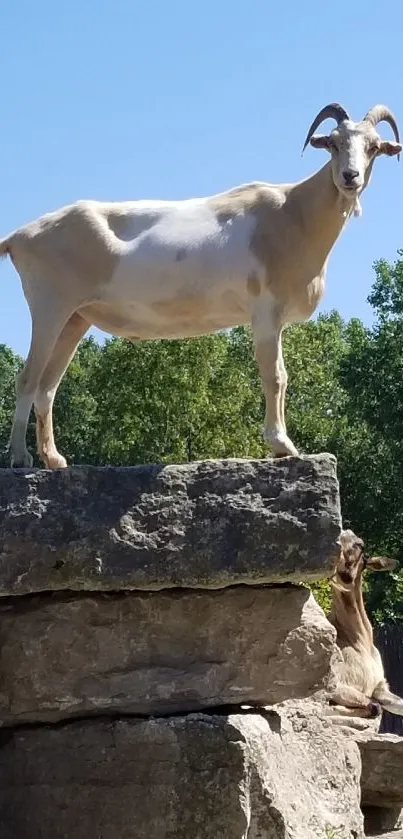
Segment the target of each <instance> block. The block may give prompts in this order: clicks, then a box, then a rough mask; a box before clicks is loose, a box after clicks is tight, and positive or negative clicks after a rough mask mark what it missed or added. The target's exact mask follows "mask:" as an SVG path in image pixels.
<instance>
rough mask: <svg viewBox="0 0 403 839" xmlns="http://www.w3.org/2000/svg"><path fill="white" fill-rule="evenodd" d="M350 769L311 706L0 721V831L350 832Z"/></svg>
mask: <svg viewBox="0 0 403 839" xmlns="http://www.w3.org/2000/svg"><path fill="white" fill-rule="evenodd" d="M359 772H360V761H359V754H358V749H357V746H356V744H355V743H354V742H353V741H352V740H348V738H340V736H339V735H338V732H337V731H335V730H334V729H332V727H331V725H330V724H326V723H324V722H323V721H321V720H320V719H319V717H317V716H316V714H315V713H314V707H313V711H312V710H311V711H310V710H309V709H308V710H307V711H305V710H304V709H301V708H300V707H298V706H296V707H294V708H293V707H290V708H287V705H285V706H284V707H277V708H276V710H273V709H271V710H268V711H267V713H266V714H264V715H263V714H258V713H244V714H242V713H239V714H231V715H226V714H222V715H217V714H213V715H211V716H210V715H207V714H194V715H188V716H183V717H175V718H170V719H154V720H145V721H140V720H136V719H120V720H109V721H105V720H103V721H101V720H96V721H93V722H91V721H80V722H73V723H69V724H64V725H59V726H56V727H53V728H52V727H39V728H36V727H35V728H25V729H23V730H18V729H16V730H14V731H12V730H10V729H8V730H4V731H3V733H2V734H1V748H0V824H1V837H2V839H71V837H74V839H100V837H103V839H190V837H192V839H257V838H258V837H261V839H263V838H264V839H318V837H323V839H325V837H331V836H337V837H341V839H348V838H349V839H351V838H352V837H354V838H355V839H362V838H363V829H362V815H361V812H360V806H359Z"/></svg>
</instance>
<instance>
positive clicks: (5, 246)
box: [0, 236, 11, 259]
mask: <svg viewBox="0 0 403 839" xmlns="http://www.w3.org/2000/svg"><path fill="white" fill-rule="evenodd" d="M10 245H11V236H7V239H0V259H3V257H5V256H7V254H9V253H10Z"/></svg>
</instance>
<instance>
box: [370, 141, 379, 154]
mask: <svg viewBox="0 0 403 839" xmlns="http://www.w3.org/2000/svg"><path fill="white" fill-rule="evenodd" d="M377 151H379V146H378V144H377V143H374V144H373V145H372V146H370V147H369V153H370V154H376V153H377Z"/></svg>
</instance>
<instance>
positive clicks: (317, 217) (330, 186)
mask: <svg viewBox="0 0 403 839" xmlns="http://www.w3.org/2000/svg"><path fill="white" fill-rule="evenodd" d="M288 202H289V206H290V208H292V212H296V213H298V215H299V222H300V225H301V227H302V230H303V232H304V237H306V238H308V239H309V242H310V249H312V252H314V254H315V257H316V262H317V264H318V266H323V265H324V264H325V262H326V260H327V257H328V256H329V253H330V251H331V249H332V247H333V245H334V243H335V242H336V240H337V238H338V236H339V235H340V233H341V231H342V229H343V227H344V225H345V224H346V222H347V220H348V218H349V216H350V215H351V213H352V212H353V209H354V202H351V201H348V200H347V198H345V197H344V196H343V195H342V194H341V193H340V192H339V190H338V189H337V188H336V187H335V185H334V181H333V175H332V167H331V164H330V163H327V164H326V165H325V166H323V168H322V169H319V171H318V172H315V174H314V175H312V176H311V177H310V178H307V180H305V181H300V182H299V183H298V184H295V186H293V187H291V189H290V192H289V196H288Z"/></svg>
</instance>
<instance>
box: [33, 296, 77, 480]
mask: <svg viewBox="0 0 403 839" xmlns="http://www.w3.org/2000/svg"><path fill="white" fill-rule="evenodd" d="M89 326H90V324H89V323H88V322H87V321H86V320H84V318H83V317H81V315H79V314H78V312H75V313H74V314H73V315H72V316H71V317H70V318H69V319H68V321H67V323H66V324H65V326H64V327H63V329H62V331H61V333H60V335H59V337H58V339H57V341H56V344H55V347H54V349H53V353H52V355H51V358H50V360H49V361H48V364H47V365H46V367H45V370H44V371H43V373H42V376H41V378H40V380H39V384H38V387H37V390H36V394H35V398H34V407H35V414H36V440H37V446H38V452H39V455H40V457H41V459H42V460H43V462H44V464H45V466H46V468H47V469H64V468H65V467H66V466H67V463H66V459H65V458H64V457H63V456H62V455H61V454H59V452H58V451H57V448H56V444H55V439H54V435H53V402H54V399H55V396H56V391H57V388H58V386H59V384H60V381H61V379H62V377H63V375H64V373H65V372H66V370H67V367H68V366H69V364H70V361H71V359H72V358H73V356H74V354H75V352H76V350H77V346H78V343H79V341H80V340H81V338H82V337H83V336H84V335H85V333H86V332H87V329H89Z"/></svg>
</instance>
